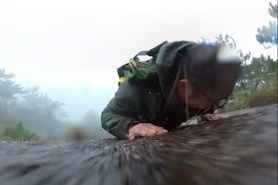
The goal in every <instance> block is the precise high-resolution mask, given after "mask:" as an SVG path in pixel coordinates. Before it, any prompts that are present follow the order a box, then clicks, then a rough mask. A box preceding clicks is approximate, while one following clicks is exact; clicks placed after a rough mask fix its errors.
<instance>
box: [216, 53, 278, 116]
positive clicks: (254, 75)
mask: <svg viewBox="0 0 278 185" xmlns="http://www.w3.org/2000/svg"><path fill="white" fill-rule="evenodd" d="M247 58H248V57H247ZM277 64H278V60H276V61H275V60H273V59H271V58H270V57H269V56H268V57H264V56H261V57H259V58H252V60H251V63H250V64H247V63H246V62H245V63H244V64H243V75H242V78H241V79H240V80H239V82H238V83H237V85H236V87H235V90H234V92H233V95H232V96H231V97H230V101H229V102H228V103H227V105H226V106H225V107H224V108H223V109H222V110H220V111H221V112H226V111H233V110H238V109H244V108H250V107H255V106H261V105H266V104H273V103H277Z"/></svg>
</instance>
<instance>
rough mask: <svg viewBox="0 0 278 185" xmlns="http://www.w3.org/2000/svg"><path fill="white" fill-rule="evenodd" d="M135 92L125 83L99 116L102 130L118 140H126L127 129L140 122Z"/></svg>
mask: <svg viewBox="0 0 278 185" xmlns="http://www.w3.org/2000/svg"><path fill="white" fill-rule="evenodd" d="M135 92H136V90H134V89H132V88H131V87H130V85H129V84H127V83H126V82H125V83H124V84H122V85H121V86H120V87H119V89H118V92H117V93H116V95H115V97H114V98H112V99H111V100H110V102H109V103H108V105H107V106H106V108H105V109H104V110H103V112H102V114H101V123H102V128H104V129H105V130H107V131H108V132H109V133H111V134H112V135H114V136H116V137H117V138H119V139H126V138H127V137H126V134H127V132H128V129H129V128H130V127H131V126H133V125H135V124H137V123H140V122H142V120H141V121H140V119H139V113H138V106H139V104H138V101H140V100H139V99H138V98H136V93H135ZM139 103H140V102H139Z"/></svg>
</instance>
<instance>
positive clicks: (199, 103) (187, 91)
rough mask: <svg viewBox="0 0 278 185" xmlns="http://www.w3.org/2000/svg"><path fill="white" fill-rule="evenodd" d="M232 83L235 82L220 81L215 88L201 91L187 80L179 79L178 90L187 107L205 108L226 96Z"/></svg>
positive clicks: (230, 91)
mask: <svg viewBox="0 0 278 185" xmlns="http://www.w3.org/2000/svg"><path fill="white" fill-rule="evenodd" d="M234 85H235V82H227V81H222V82H219V84H218V85H217V86H216V87H215V88H213V89H211V90H209V91H206V92H201V91H200V90H199V89H197V88H196V87H194V85H192V84H190V82H189V81H188V80H186V79H183V80H180V81H179V84H178V92H179V95H180V97H181V99H182V101H183V103H186V104H187V106H188V107H189V108H194V109H206V108H209V107H211V106H213V105H215V104H216V103H218V102H220V101H221V100H225V99H226V98H228V97H229V96H230V95H231V93H232V91H233V88H234Z"/></svg>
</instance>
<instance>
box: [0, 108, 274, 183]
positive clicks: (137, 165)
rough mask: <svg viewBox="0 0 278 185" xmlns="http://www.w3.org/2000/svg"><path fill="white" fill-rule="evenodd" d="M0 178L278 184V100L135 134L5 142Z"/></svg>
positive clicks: (6, 180)
mask: <svg viewBox="0 0 278 185" xmlns="http://www.w3.org/2000/svg"><path fill="white" fill-rule="evenodd" d="M0 184H1V185H45V184H51V185H52V184H53V185H62V184H69V185H81V184H90V185H94V184H96V185H98V184H99V185H130V184H134V185H141V184H144V185H158V184H159V185H171V184H173V185H184V184H211V185H212V184H213V185H216V184H250V185H251V184H252V185H257V184H258V185H259V184H267V185H272V184H273V185H274V184H277V105H270V106H266V107H260V108H255V109H252V110H249V111H246V112H241V113H238V114H235V115H230V116H229V117H226V118H223V119H221V120H218V121H214V122H210V123H205V124H200V125H190V126H187V127H183V128H179V129H177V130H176V131H173V132H170V133H168V134H166V135H165V136H159V137H153V138H142V139H137V140H135V141H126V140H122V141H119V140H117V139H104V140H90V141H82V142H75V143H50V142H46V143H43V142H37V143H32V142H24V143H19V142H10V141H0Z"/></svg>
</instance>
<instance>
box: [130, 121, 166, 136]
mask: <svg viewBox="0 0 278 185" xmlns="http://www.w3.org/2000/svg"><path fill="white" fill-rule="evenodd" d="M165 133H167V130H165V129H163V128H162V127H158V126H155V125H153V124H151V123H138V124H136V125H134V126H133V127H131V128H130V129H129V131H128V134H127V137H128V139H129V140H132V139H135V138H137V137H144V136H147V137H151V136H157V135H162V134H165Z"/></svg>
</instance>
